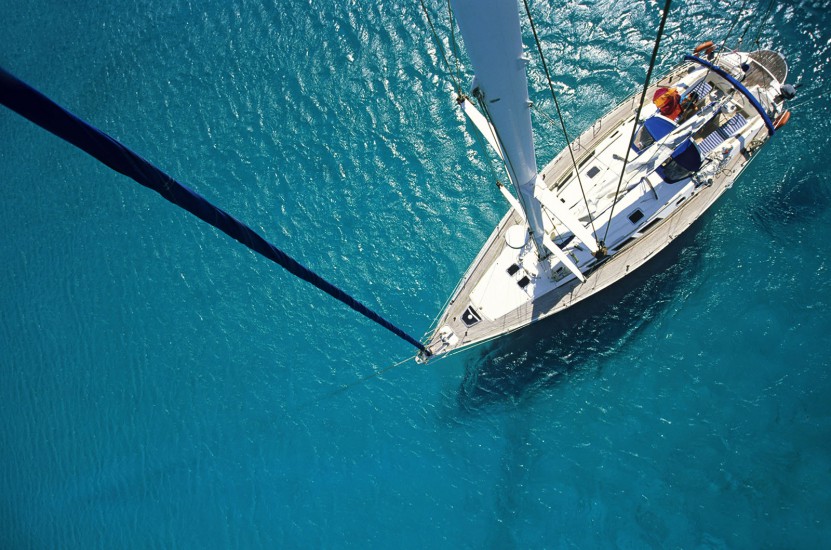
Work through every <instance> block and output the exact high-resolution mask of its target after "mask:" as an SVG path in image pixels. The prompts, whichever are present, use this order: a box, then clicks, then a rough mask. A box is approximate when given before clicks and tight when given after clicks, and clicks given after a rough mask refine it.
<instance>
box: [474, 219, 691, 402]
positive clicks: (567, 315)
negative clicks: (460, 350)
mask: <svg viewBox="0 0 831 550" xmlns="http://www.w3.org/2000/svg"><path fill="white" fill-rule="evenodd" d="M697 225H698V224H697V223H696V224H693V226H692V227H691V228H690V229H689V230H688V231H685V232H684V233H683V234H682V235H681V236H679V237H678V238H677V239H675V240H674V241H673V242H672V243H671V244H670V245H669V246H668V247H667V248H665V249H664V250H662V251H661V252H660V253H658V254H657V255H656V256H655V257H654V258H652V259H651V260H650V261H649V262H647V263H646V264H645V265H644V266H642V267H641V268H640V269H638V270H637V271H635V272H634V273H633V274H632V275H629V276H628V277H625V278H624V279H623V280H621V281H618V282H617V283H615V284H614V285H612V286H611V287H610V288H607V289H604V290H603V291H601V292H599V293H598V294H596V295H594V296H592V297H591V298H587V299H586V300H584V301H583V302H579V303H577V304H575V305H574V306H572V307H570V308H569V309H568V310H566V311H565V312H563V313H560V314H558V315H555V316H553V317H551V318H549V319H544V320H542V321H539V322H537V323H534V324H533V325H531V326H529V327H526V328H524V329H522V330H520V331H517V332H516V333H514V334H511V335H508V336H505V337H502V338H501V339H499V340H497V341H496V342H494V343H492V344H489V345H487V346H484V347H483V348H481V351H480V352H479V353H478V354H472V355H471V357H470V358H469V359H468V360H467V361H466V362H465V365H464V375H463V378H462V381H461V384H460V386H459V392H458V396H457V403H458V406H459V408H460V409H461V410H463V411H468V412H475V411H478V410H481V409H483V408H490V407H493V406H500V405H511V406H513V405H515V404H516V403H518V402H520V401H522V400H524V399H526V398H527V397H529V396H533V395H535V394H537V393H538V392H539V391H540V390H543V389H545V388H549V387H552V386H554V385H557V384H559V383H561V382H564V381H566V380H568V379H570V378H571V377H573V376H574V375H575V374H576V373H577V372H591V371H592V370H593V369H596V368H599V367H600V365H601V363H602V360H603V359H605V358H607V357H609V356H610V355H611V354H612V353H614V352H616V351H618V350H619V349H621V348H622V347H623V346H624V345H626V344H627V343H628V342H629V341H631V338H632V336H633V335H635V334H637V332H638V331H639V330H640V329H642V328H643V327H645V326H646V325H647V324H648V322H649V321H650V320H652V319H654V318H656V316H657V315H659V314H660V313H661V311H663V308H664V307H665V304H666V303H667V302H669V301H670V300H671V299H672V298H673V297H675V296H676V295H677V293H678V292H679V290H680V289H681V287H682V285H683V284H684V283H685V282H686V280H687V279H685V274H687V273H697V272H698V271H699V267H700V264H701V261H702V259H703V256H704V254H703V245H702V244H701V240H700V239H698V242H696V241H697V237H699V235H698V231H697V230H696V226H697Z"/></svg>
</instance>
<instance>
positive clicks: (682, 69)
mask: <svg viewBox="0 0 831 550" xmlns="http://www.w3.org/2000/svg"><path fill="white" fill-rule="evenodd" d="M689 66H690V65H689V64H682V65H679V66H678V67H676V68H675V69H674V70H673V71H672V72H671V73H669V74H668V75H666V76H664V77H663V78H661V79H660V80H658V81H657V82H656V83H655V84H654V85H653V86H651V87H650V89H649V90H648V92H647V94H646V97H647V102H650V98H651V97H652V94H653V93H654V91H655V90H656V89H657V88H659V87H667V86H671V85H672V84H673V83H674V82H676V81H678V80H679V79H680V78H681V77H683V76H684V74H686V73H687V69H688V67H689ZM639 96H640V94H637V95H633V96H632V97H630V98H628V99H627V100H625V101H624V102H622V103H621V104H620V105H618V106H617V107H616V108H614V109H613V110H612V111H610V112H609V113H607V114H606V115H605V116H604V117H602V118H600V119H599V120H597V121H596V122H595V123H594V124H592V126H590V127H589V128H588V129H586V130H585V131H584V132H583V133H582V134H581V135H580V136H579V137H578V138H577V139H575V140H574V141H573V142H572V148H573V151H574V155H575V158H576V159H577V163H578V165H579V164H580V162H581V160H583V159H584V158H586V156H587V155H588V154H589V153H590V152H591V151H593V149H594V148H595V147H596V146H597V145H598V144H599V143H600V142H601V141H602V140H603V139H605V138H606V137H607V136H609V135H611V133H612V132H613V131H614V130H615V129H616V128H619V127H620V126H621V125H623V124H625V123H626V122H627V121H631V120H632V119H633V118H634V113H635V111H636V107H637V101H638V99H639ZM767 137H768V136H767V130H766V129H765V128H764V126H762V127H761V128H760V129H759V130H756V131H754V132H753V134H752V135H749V136H747V137H746V141H745V143H748V144H756V143H761V142H762V141H765V140H766V139H767ZM757 140H759V141H758V142H757ZM747 149H753V150H754V151H755V147H747ZM751 154H752V153H751V152H749V151H745V150H743V151H742V154H738V155H735V156H733V157H732V158H730V160H729V161H727V164H726V165H725V166H721V167H720V170H719V171H718V173H717V174H716V176H715V177H714V178H713V181H712V183H711V184H709V185H708V186H702V187H701V188H699V189H698V190H697V191H696V193H695V194H694V195H693V196H692V197H691V198H690V199H689V200H687V201H686V203H685V204H683V205H682V206H681V207H679V208H677V209H676V210H674V211H673V212H672V213H671V214H669V215H668V216H667V217H666V218H665V219H663V220H660V221H658V222H657V223H655V224H654V225H653V226H652V227H650V228H649V230H648V232H647V233H645V234H644V235H643V236H641V237H639V238H638V239H636V240H634V241H632V242H630V243H629V244H626V245H624V246H623V247H622V248H621V249H620V250H619V251H616V252H615V253H614V254H612V255H610V256H609V257H607V259H605V260H604V261H602V262H600V263H599V264H598V265H597V266H596V267H594V268H593V269H592V270H591V271H589V272H588V273H587V274H586V275H587V276H586V280H585V282H582V283H581V282H580V281H579V280H577V279H573V280H572V281H571V282H567V283H566V284H564V285H562V286H559V287H557V288H555V289H554V290H551V291H549V292H547V293H545V294H541V295H539V296H534V299H533V300H529V301H528V302H526V303H525V304H523V305H522V306H520V307H518V308H516V309H514V310H512V311H510V312H508V313H507V314H505V315H503V316H501V317H500V318H498V319H496V320H490V319H487V318H483V319H482V320H481V321H480V322H478V323H475V324H473V325H472V326H468V325H467V324H465V323H464V322H463V321H462V315H463V314H464V313H465V310H466V309H467V308H468V306H469V305H470V293H471V292H472V291H473V289H474V288H475V287H476V286H477V284H478V283H479V281H480V280H481V278H482V276H483V275H484V274H485V273H487V267H488V266H490V265H491V264H492V263H493V262H494V260H495V259H496V258H497V256H498V255H499V254H500V253H501V252H502V250H503V249H504V246H505V245H504V243H505V233H506V231H507V230H508V229H509V228H510V227H512V226H513V225H515V224H521V223H524V222H523V220H522V218H521V216H520V215H519V214H518V213H517V212H515V211H514V210H513V209H511V210H509V211H508V213H507V214H506V215H505V216H504V217H503V218H502V220H501V221H500V223H499V224H498V225H497V227H496V229H495V230H494V233H493V234H492V235H491V236H490V237H489V239H488V241H487V243H486V245H485V247H483V249H482V250H481V251H480V253H479V255H478V256H477V258H476V259H475V260H474V261H473V263H472V264H471V266H470V268H469V269H468V272H467V273H466V274H465V277H464V278H463V279H462V281H461V282H460V283H459V286H458V287H457V288H456V290H455V291H454V293H453V295H452V297H451V299H450V301H449V302H448V305H447V306H446V309H445V311H444V312H443V314H442V315H441V316H440V317H439V318H438V320H437V321H436V324H435V325H434V331H433V332H432V334H431V336H430V339H429V341H428V343H427V344H426V345H427V347H428V348H429V349H430V351H431V352H432V353H433V354H435V355H437V356H441V355H444V354H446V353H449V352H452V351H454V350H456V349H460V348H463V347H468V346H470V345H473V344H477V343H482V342H486V341H488V340H490V339H493V338H495V337H498V336H501V335H503V334H505V333H508V332H512V331H514V330H517V329H520V328H522V327H525V326H527V325H529V324H531V323H533V322H535V321H538V320H540V319H543V318H546V317H549V316H551V315H554V314H556V313H558V312H560V311H563V310H564V309H566V308H568V307H570V306H571V305H573V304H575V303H576V302H579V301H581V300H584V299H586V298H588V297H590V296H592V295H594V294H596V293H597V292H599V291H601V290H603V289H605V288H607V287H608V286H610V285H612V284H613V283H615V282H616V281H618V280H620V279H622V278H623V277H624V276H626V275H628V274H629V273H631V272H632V271H634V270H636V269H637V268H638V267H640V266H642V265H643V264H644V263H646V262H647V261H648V260H649V259H651V258H652V257H653V256H655V255H656V254H657V253H658V252H659V251H661V250H662V249H663V248H665V247H666V246H667V245H668V244H669V243H670V242H671V241H672V240H673V239H675V238H676V237H678V236H679V235H680V234H681V233H682V232H683V231H684V230H686V229H687V228H688V227H690V226H691V225H692V224H693V222H695V220H697V219H698V218H699V217H700V216H701V215H702V214H703V213H704V211H705V210H707V208H709V207H710V205H712V204H713V202H715V200H716V199H718V197H719V196H721V195H722V194H723V193H724V192H725V191H726V190H727V189H728V188H729V187H730V186H732V184H733V182H734V181H735V179H736V178H737V177H738V175H739V173H740V172H741V171H742V170H743V169H744V168H745V166H746V165H747V163H748V162H749V161H750V159H751ZM572 170H573V164H572V161H571V157H570V155H569V154H568V150H567V149H565V150H563V151H562V152H561V153H560V154H559V155H557V157H555V158H554V159H553V160H552V161H551V162H550V163H548V165H546V166H545V168H544V169H543V170H542V172H541V175H542V177H543V179H544V180H545V181H546V182H549V188H551V189H556V188H557V186H558V185H559V184H561V183H562V182H564V181H565V180H567V179H568V178H569V177H570V176H569V174H570V173H571V172H572ZM443 327H449V328H450V329H451V330H452V331H453V334H454V337H451V338H447V335H446V334H445V335H442V333H441V328H443Z"/></svg>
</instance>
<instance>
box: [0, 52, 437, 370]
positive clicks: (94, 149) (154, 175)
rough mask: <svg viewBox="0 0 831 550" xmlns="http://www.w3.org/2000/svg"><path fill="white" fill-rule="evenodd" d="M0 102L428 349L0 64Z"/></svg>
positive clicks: (359, 311) (404, 337)
mask: <svg viewBox="0 0 831 550" xmlns="http://www.w3.org/2000/svg"><path fill="white" fill-rule="evenodd" d="M0 103H2V104H3V105H5V106H6V107H8V108H9V109H11V110H12V111H15V112H16V113H17V114H19V115H20V116H22V117H24V118H27V119H28V120H30V121H32V122H34V123H35V124H37V125H38V126H40V127H41V128H43V129H44V130H47V131H48V132H51V133H53V134H55V135H56V136H58V137H59V138H61V139H63V140H65V141H67V142H69V143H71V144H72V145H74V146H75V147H77V148H79V149H81V150H82V151H84V152H85V153H87V154H89V155H90V156H92V157H94V158H96V159H98V161H100V162H101V163H103V164H105V165H106V166H109V167H110V168H112V169H113V170H115V171H116V172H118V173H120V174H124V175H125V176H127V177H128V178H131V179H133V180H135V181H136V182H138V183H140V184H141V185H143V186H145V187H147V188H149V189H152V190H153V191H156V192H157V193H159V194H160V195H161V196H162V197H164V198H165V199H167V200H168V201H170V202H172V203H173V204H175V205H177V206H179V207H180V208H183V209H185V210H187V211H188V212H190V213H191V214H193V215H194V216H196V217H197V218H199V219H201V220H202V221H204V222H206V223H209V224H211V225H212V226H214V227H216V228H217V229H219V230H220V231H222V232H223V233H225V234H226V235H228V236H230V237H232V238H234V239H235V240H237V241H239V242H240V243H242V244H244V245H245V246H247V247H248V248H250V249H251V250H253V251H254V252H257V253H259V254H261V255H263V256H265V257H266V258H268V259H269V260H271V261H273V262H274V263H276V264H278V265H280V266H281V267H283V268H284V269H286V270H287V271H288V272H289V273H291V274H292V275H294V276H296V277H299V278H301V279H303V280H304V281H306V282H308V283H311V284H313V285H314V286H316V287H317V288H319V289H320V290H322V291H323V292H325V293H326V294H328V295H330V296H332V297H333V298H335V299H336V300H340V301H341V302H343V303H344V304H346V305H347V306H349V307H351V308H352V309H354V310H355V311H357V312H358V313H360V314H361V315H363V316H365V317H367V318H368V319H371V320H373V321H375V322H376V323H378V324H379V325H381V326H382V327H384V328H385V329H387V330H389V331H390V332H392V333H393V334H395V335H396V336H398V337H400V338H402V339H404V340H406V341H407V342H409V343H410V344H412V345H414V346H415V347H416V348H418V349H419V350H421V351H422V352H423V353H426V354H427V355H429V354H430V352H429V351H428V350H427V349H426V348H425V347H424V346H423V345H422V344H421V343H420V342H419V341H418V340H416V339H415V338H413V337H412V336H410V335H409V334H407V333H406V332H404V331H403V330H401V329H400V328H398V327H397V326H395V325H393V324H392V323H390V322H389V321H387V320H386V319H384V318H383V317H381V316H380V315H378V314H377V313H375V312H374V311H372V310H371V309H369V308H368V307H366V306H365V305H364V304H362V303H361V302H359V301H358V300H356V299H354V298H353V297H352V296H350V295H349V294H347V293H346V292H344V291H343V290H341V289H340V288H338V287H336V286H335V285H333V284H332V283H330V282H328V281H327V280H325V279H323V278H322V277H320V276H319V275H318V274H316V273H315V272H313V271H311V270H310V269H308V268H306V267H305V266H303V265H301V264H300V263H299V262H297V261H296V260H295V259H294V258H292V257H291V256H289V255H288V254H286V253H285V252H283V251H282V250H280V249H279V248H277V247H276V246H274V245H273V244H271V243H269V242H268V241H266V240H265V239H264V238H263V237H261V236H260V235H259V234H258V233H257V232H256V231H254V230H253V229H251V228H250V227H248V226H247V225H245V224H244V223H242V222H240V221H239V220H237V219H236V218H234V217H233V216H231V215H230V214H228V213H227V212H225V211H224V210H222V209H221V208H218V207H216V206H214V205H213V204H211V203H210V202H209V201H208V200H207V199H205V198H204V197H202V196H201V195H199V194H198V193H196V192H194V191H193V190H191V189H189V188H188V187H186V186H184V185H182V184H181V183H179V182H177V181H176V180H174V179H173V178H171V177H170V176H169V175H167V174H165V173H164V172H162V171H161V170H159V169H158V168H157V167H155V166H153V165H152V164H151V163H149V162H148V161H146V160H144V159H143V158H141V157H140V156H139V155H137V154H136V153H134V152H133V151H131V150H130V149H128V148H127V147H125V146H124V145H123V144H121V143H120V142H119V141H118V140H116V139H113V138H112V137H110V136H108V135H107V134H105V133H104V132H101V131H100V130H98V129H96V128H94V127H92V126H90V125H89V124H87V123H86V122H84V121H83V120H81V119H80V118H78V117H76V116H75V115H73V114H72V113H70V112H69V111H67V110H66V109H64V108H63V107H61V106H60V105H58V104H57V103H55V102H54V101H52V100H51V99H49V98H48V97H46V96H45V95H43V94H42V93H40V92H38V91H37V90H35V89H34V88H32V87H31V86H29V85H28V84H26V83H25V82H22V81H21V80H19V79H18V78H16V77H15V76H13V75H11V74H10V73H8V72H7V71H5V70H4V69H2V68H0Z"/></svg>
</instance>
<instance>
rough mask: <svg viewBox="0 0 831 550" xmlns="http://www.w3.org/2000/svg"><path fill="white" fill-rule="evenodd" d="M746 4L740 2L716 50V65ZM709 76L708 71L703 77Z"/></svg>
mask: <svg viewBox="0 0 831 550" xmlns="http://www.w3.org/2000/svg"><path fill="white" fill-rule="evenodd" d="M747 2H748V0H744V1H743V2H742V7H740V8H739V11H738V12H737V13H736V18H735V19H733V24H732V25H730V28H729V29H728V30H727V35H725V37H724V40H722V42H721V46H719V48H718V52H719V53H718V54H716V60H715V64H716V65H717V64H718V58H719V57H720V56H721V54H722V52H723V51H724V46H725V45H726V44H727V41H728V40H729V39H730V35H731V34H733V29H735V28H736V25H737V24H738V23H739V19H741V17H742V13H744V8H745V7H746V6H747ZM709 74H710V70H709V69H708V70H707V74H706V75H705V76H704V78H707V76H708V75H709Z"/></svg>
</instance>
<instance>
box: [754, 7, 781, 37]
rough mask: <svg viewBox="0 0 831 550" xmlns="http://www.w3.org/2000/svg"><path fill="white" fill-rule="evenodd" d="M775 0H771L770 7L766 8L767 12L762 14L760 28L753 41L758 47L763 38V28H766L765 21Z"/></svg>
mask: <svg viewBox="0 0 831 550" xmlns="http://www.w3.org/2000/svg"><path fill="white" fill-rule="evenodd" d="M775 2H776V0H770V3H769V4H768V9H767V10H765V14H764V15H763V16H762V21H761V23H760V24H759V30H758V32H757V33H756V38H754V39H753V43H754V44H756V46H757V47H758V46H759V40H760V39H761V38H762V30H763V29H764V28H765V22H766V21H767V19H768V15H770V10H771V9H773V4H774V3H775Z"/></svg>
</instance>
